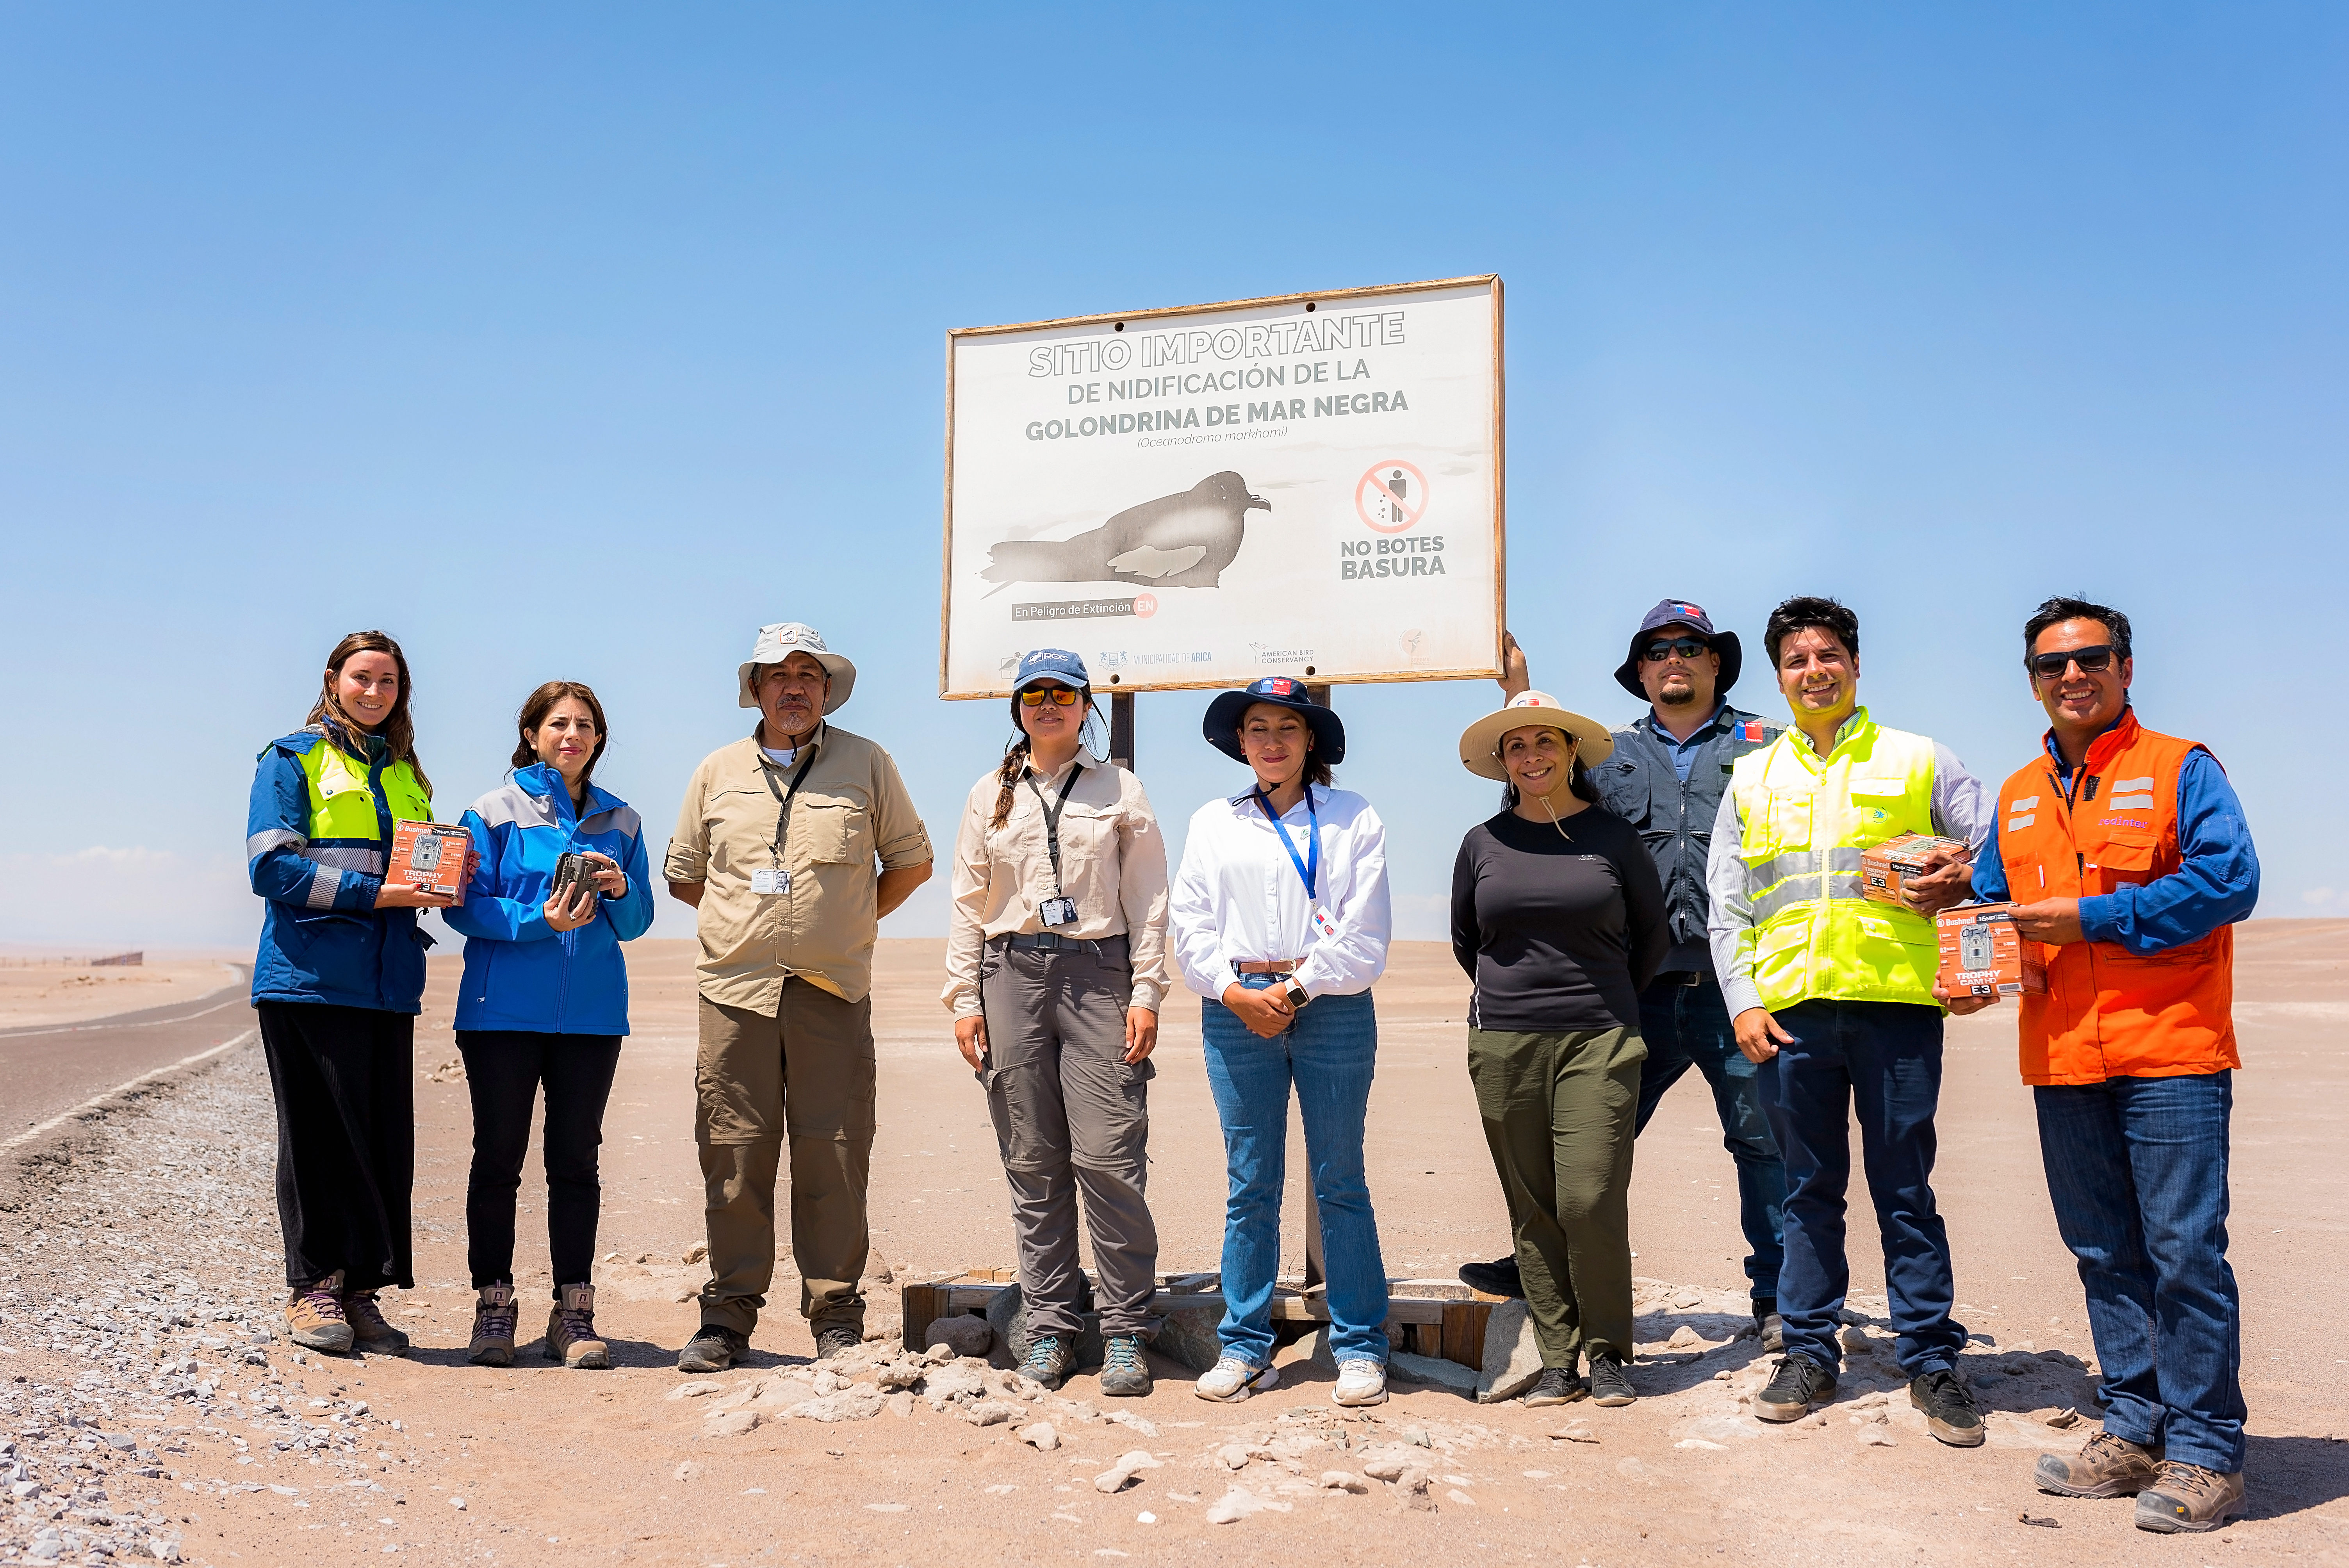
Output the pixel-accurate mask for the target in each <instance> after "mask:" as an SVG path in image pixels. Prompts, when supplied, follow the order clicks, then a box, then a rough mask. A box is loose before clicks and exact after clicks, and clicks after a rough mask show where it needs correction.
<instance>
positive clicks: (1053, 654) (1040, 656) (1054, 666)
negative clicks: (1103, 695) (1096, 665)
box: [1011, 648, 1093, 695]
mask: <svg viewBox="0 0 2349 1568" xmlns="http://www.w3.org/2000/svg"><path fill="white" fill-rule="evenodd" d="M1043 681H1058V682H1060V683H1061V685H1062V686H1074V687H1076V688H1077V689H1078V690H1079V691H1090V690H1092V684H1093V678H1092V676H1089V675H1087V674H1085V661H1084V660H1082V659H1081V658H1079V657H1077V655H1074V654H1072V653H1071V652H1069V650H1068V649H1066V648H1037V649H1035V650H1033V651H1032V652H1030V653H1026V654H1022V655H1020V656H1019V674H1018V675H1017V676H1013V677H1012V681H1011V690H1012V692H1013V694H1014V695H1017V694H1018V693H1020V692H1023V691H1026V690H1027V689H1028V688H1029V687H1030V686H1035V685H1037V684H1039V683H1040V682H1043Z"/></svg>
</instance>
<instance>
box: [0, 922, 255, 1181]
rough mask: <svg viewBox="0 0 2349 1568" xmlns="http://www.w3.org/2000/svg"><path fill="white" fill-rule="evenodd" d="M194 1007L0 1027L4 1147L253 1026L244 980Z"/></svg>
mask: <svg viewBox="0 0 2349 1568" xmlns="http://www.w3.org/2000/svg"><path fill="white" fill-rule="evenodd" d="M251 973H252V971H251V970H250V969H248V968H246V967H244V966H243V965H239V966H238V971H237V979H236V980H235V981H233V982H232V983H231V984H230V985H227V986H226V987H225V988H223V989H222V990H219V991H215V992H213V993H212V994H211V995H207V996H199V997H197V998H195V999H194V1000H193V1001H190V1002H173V1003H171V1004H170V1005H168V1006H161V1007H149V1008H146V1009H144V1010H142V1011H140V1012H137V1013H118V1014H116V1015H115V1016H112V1017H110V1018H88V1019H84V1020H83V1021H82V1022H80V1023H78V1024H43V1025H36V1026H32V1027H29V1028H22V1029H0V1143H5V1142H6V1141H7V1140H9V1139H11V1138H14V1137H16V1135H18V1134H19V1133H22V1132H23V1131H24V1130H26V1128H29V1127H35V1126H37V1125H39V1124H40V1123H42V1122H44V1121H47V1119H49V1118H51V1117H53V1116H56V1115H57V1114H58V1113H59V1112H60V1111H66V1110H70V1109H73V1108H74V1107H75V1106H77V1105H79V1104H81V1103H82V1101H84V1100H86V1099H90V1098H91V1097H93V1096H95V1095H99V1094H103V1093H105V1092H106V1091H107V1090H108V1089H110V1088H115V1087H117V1086H118V1085H120V1084H125V1083H129V1081H130V1080H131V1079H132V1078H138V1077H140V1075H142V1074H145V1073H150V1072H153V1071H154V1070H155V1069H156V1068H167V1067H170V1066H171V1064H172V1063H173V1062H176V1061H179V1060H181V1058H182V1057H191V1056H194V1055H195V1054H196V1053H197V1052H198V1051H202V1050H209V1049H210V1048H211V1047H214V1046H217V1045H220V1044H222V1042H224V1041H227V1040H233V1039H234V1038H235V1037H237V1036H239V1035H241V1034H243V1033H244V1032H245V1031H246V1030H248V1029H250V1028H252V1027H253V1006H252V1004H251V1002H250V1001H249V1000H248V999H247V987H246V978H247V976H249V975H251Z"/></svg>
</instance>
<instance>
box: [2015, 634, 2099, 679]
mask: <svg viewBox="0 0 2349 1568" xmlns="http://www.w3.org/2000/svg"><path fill="white" fill-rule="evenodd" d="M2023 663H2024V664H2026V665H2030V666H2031V673H2032V674H2033V675H2034V676H2038V677H2039V678H2040V679H2041V680H2044V681H2052V680H2054V679H2056V678H2057V677H2058V676H2062V675H2063V673H2064V666H2065V665H2073V664H2076V665H2079V666H2080V671H2081V673H2082V674H2083V675H2091V676H2100V675H2103V674H2104V673H2105V672H2106V670H2108V669H2110V668H2112V667H2113V650H2112V645H2110V644H2109V643H2099V644H2097V645H2095V647H2093V648H2065V649H2064V651H2063V652H2062V653H2060V654H2033V655H2031V656H2030V657H2028V658H2026V659H2024V660H2023Z"/></svg>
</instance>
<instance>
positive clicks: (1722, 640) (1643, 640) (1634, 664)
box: [1615, 599, 1745, 702]
mask: <svg viewBox="0 0 2349 1568" xmlns="http://www.w3.org/2000/svg"><path fill="white" fill-rule="evenodd" d="M1676 625H1677V626H1688V627H1691V628H1692V629H1693V630H1694V631H1695V632H1696V634H1697V635H1699V636H1701V637H1702V638H1703V639H1704V640H1705V641H1706V642H1708V643H1711V644H1712V645H1713V652H1714V653H1716V654H1719V655H1721V677H1720V679H1718V680H1717V681H1715V682H1714V683H1713V696H1715V697H1724V696H1728V695H1729V688H1730V687H1731V686H1735V685H1736V684H1737V672H1738V669H1739V667H1740V666H1741V665H1744V662H1745V657H1744V654H1742V653H1740V652H1739V651H1738V646H1737V634H1736V633H1734V632H1716V631H1714V630H1713V620H1712V617H1710V616H1708V615H1707V614H1705V613H1704V606H1703V605H1702V604H1692V603H1689V602H1688V601H1687V600H1685V599H1666V600H1665V601H1663V602H1662V603H1660V604H1658V605H1657V606H1656V607H1655V608H1654V609H1652V610H1651V611H1649V612H1648V618H1647V619H1646V620H1644V621H1642V622H1640V629H1639V631H1638V632H1637V633H1635V634H1633V635H1632V637H1631V651H1630V653H1629V654H1628V655H1625V656H1624V659H1623V663H1622V665H1621V666H1620V667H1619V668H1618V669H1617V670H1616V672H1615V684H1616V685H1618V686H1621V687H1622V688H1623V689H1624V690H1625V691H1627V692H1630V694H1631V695H1632V696H1636V697H1638V698H1639V699H1640V701H1641V702H1645V701H1647V700H1648V688H1647V687H1646V686H1641V685H1640V649H1641V648H1643V647H1645V646H1646V645H1647V643H1648V634H1650V633H1651V632H1653V631H1654V630H1656V628H1658V627H1659V626H1676Z"/></svg>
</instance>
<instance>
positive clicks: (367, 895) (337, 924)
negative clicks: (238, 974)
mask: <svg viewBox="0 0 2349 1568" xmlns="http://www.w3.org/2000/svg"><path fill="white" fill-rule="evenodd" d="M353 739H354V740H356V741H357V744H358V745H359V746H360V747H361V748H363V749H364V750H365V751H366V753H367V755H366V756H365V757H364V758H360V757H357V756H354V755H352V754H350V753H348V752H346V751H344V750H343V749H342V748H339V747H336V746H335V745H333V744H331V743H330V742H329V741H328V740H327V739H326V736H324V735H323V734H321V733H320V732H318V731H316V730H306V731H304V732H303V733H301V734H298V735H289V736H286V737H285V738H282V739H279V740H274V741H272V742H270V744H269V746H268V747H267V748H264V750H263V751H262V753H261V755H260V756H259V758H256V761H257V762H258V764H259V766H258V768H257V769H256V770H255V771H254V779H253V796H252V800H251V804H250V806H249V808H248V810H247V811H246V814H245V826H244V854H245V867H246V872H247V875H248V877H249V878H250V880H251V882H252V885H253V891H254V892H256V893H258V894H260V895H261V897H263V898H264V899H266V900H267V901H268V903H266V904H265V905H264V913H263V916H262V925H261V944H260V949H259V951H258V953H257V954H255V956H254V965H253V999H254V1001H256V1002H325V1003H332V1004H335V1005H336V1006H346V1007H373V1008H377V1009H379V1010H381V1011H385V1012H392V1013H414V1012H417V1011H419V1009H420V1006H421V998H422V996H423V994H424V950H425V949H426V948H427V947H429V946H430V945H431V944H432V938H431V937H430V936H429V934H426V933H425V932H424V931H422V930H421V929H419V927H418V925H417V923H416V912H415V911H414V910H412V909H389V910H380V911H379V910H378V909H377V908H376V906H375V897H376V892H377V890H378V888H380V887H381V886H382V885H383V872H384V868H385V864H386V862H387V859H388V855H389V854H390V851H391V836H392V824H393V823H394V822H395V821H397V820H409V821H419V822H429V821H430V820H432V799H431V797H430V796H429V795H428V794H427V793H425V790H424V786H423V783H422V781H421V780H419V779H418V778H417V777H416V770H415V769H413V768H411V767H410V766H409V764H407V763H406V762H392V761H389V760H388V758H387V757H386V749H387V748H385V746H384V743H383V741H382V739H381V738H379V737H376V736H357V737H353Z"/></svg>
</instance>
